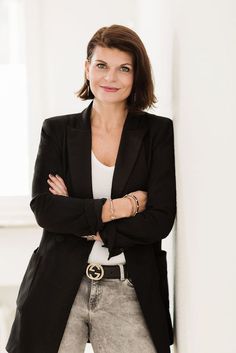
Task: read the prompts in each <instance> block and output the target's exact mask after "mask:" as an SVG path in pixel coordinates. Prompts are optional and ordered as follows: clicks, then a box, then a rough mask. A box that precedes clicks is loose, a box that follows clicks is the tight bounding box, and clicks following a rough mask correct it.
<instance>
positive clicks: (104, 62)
mask: <svg viewBox="0 0 236 353" xmlns="http://www.w3.org/2000/svg"><path fill="white" fill-rule="evenodd" d="M95 61H99V62H102V63H103V64H107V62H106V61H104V60H100V59H97V60H95ZM124 65H129V66H133V65H132V64H131V63H124V64H121V65H119V66H124Z"/></svg>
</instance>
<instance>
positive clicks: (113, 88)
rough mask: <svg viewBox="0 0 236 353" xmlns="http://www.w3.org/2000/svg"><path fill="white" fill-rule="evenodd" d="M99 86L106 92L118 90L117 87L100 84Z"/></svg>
mask: <svg viewBox="0 0 236 353" xmlns="http://www.w3.org/2000/svg"><path fill="white" fill-rule="evenodd" d="M101 87H102V88H103V89H104V91H106V92H117V91H119V88H115V87H107V86H101Z"/></svg>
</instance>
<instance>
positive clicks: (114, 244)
mask: <svg viewBox="0 0 236 353" xmlns="http://www.w3.org/2000/svg"><path fill="white" fill-rule="evenodd" d="M147 197H148V198H147V204H146V209H145V210H144V211H143V212H140V213H138V214H137V215H136V216H135V217H130V218H122V219H118V220H114V221H112V222H109V223H107V224H106V225H105V226H104V227H103V229H102V230H101V231H100V235H101V238H102V240H103V242H104V246H106V247H107V248H108V249H109V258H110V257H112V256H115V255H118V254H119V253H121V251H123V250H124V249H127V248H129V247H132V246H135V245H146V244H152V243H155V242H159V241H160V240H161V239H163V238H165V237H166V236H167V235H168V234H169V233H170V231H171V229H172V227H173V224H174V220H175V215H176V182H175V157H174V133H173V122H172V120H171V119H168V118H165V119H164V120H163V124H162V126H161V127H160V126H159V129H158V131H156V132H155V138H154V142H153V150H152V160H151V167H150V173H149V177H148V187H147Z"/></svg>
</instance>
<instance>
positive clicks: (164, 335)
mask: <svg viewBox="0 0 236 353" xmlns="http://www.w3.org/2000/svg"><path fill="white" fill-rule="evenodd" d="M91 106H92V103H91V104H90V105H89V106H88V108H86V109H85V110H84V111H83V112H82V113H77V114H71V115H65V116H59V117H53V118H49V119H46V120H45V121H44V123H43V127H42V132H41V141H40V146H39V150H38V155H37V159H36V163H35V170H34V178H33V188H32V196H33V197H32V201H31V204H30V206H31V208H32V210H33V212H34V214H35V217H36V220H37V222H38V224H39V225H40V226H41V227H42V228H44V230H43V235H42V239H41V242H40V245H39V247H38V248H37V249H36V250H35V251H34V253H33V254H32V257H31V259H30V262H29V265H28V267H27V270H26V273H25V276H24V278H23V281H22V283H21V286H20V290H19V293H18V297H17V309H16V317H15V320H14V323H13V326H12V330H11V334H10V337H9V340H8V344H7V351H8V352H10V353H57V351H58V348H59V345H60V341H61V338H62V335H63V332H64V329H65V326H66V322H67V319H68V316H69V313H70V309H71V306H72V304H73V301H74V298H75V295H76V293H77V291H78V288H79V286H80V282H81V279H82V277H83V275H84V273H85V268H86V264H87V259H88V256H89V253H90V251H91V249H92V246H93V241H87V240H86V239H85V238H82V236H84V235H88V234H95V233H96V231H100V234H101V237H102V239H103V241H104V244H105V246H106V247H108V249H109V258H110V257H111V256H114V255H116V254H119V253H121V252H122V251H123V252H124V255H125V258H126V263H127V267H128V272H129V274H130V277H131V279H132V281H133V283H134V287H135V290H136V293H137V297H138V300H139V302H140V305H141V308H142V311H143V315H144V317H145V319H146V323H147V326H148V329H149V331H150V334H151V337H152V339H153V342H154V344H155V347H156V349H157V352H158V353H169V352H170V348H169V345H170V344H172V343H173V334H172V324H171V319H170V314H169V297H168V295H169V294H168V281H167V265H166V252H165V251H163V250H161V240H162V239H163V238H165V237H166V236H167V235H168V234H169V233H170V231H171V229H172V226H173V223H174V219H175V214H176V186H175V165H174V136H173V124H172V121H171V120H170V119H168V118H165V117H160V116H155V115H152V114H149V113H146V112H140V113H129V114H128V116H127V118H126V120H125V124H124V127H123V131H122V135H121V140H120V146H119V150H118V155H117V159H116V164H115V169H114V175H113V182H112V191H111V197H112V198H118V197H122V196H124V195H125V194H126V193H129V192H132V191H136V190H145V191H147V193H148V200H147V205H146V209H145V211H143V212H141V213H138V214H137V215H136V216H135V217H131V218H123V219H118V220H114V221H111V222H107V223H103V222H102V220H101V211H102V206H103V204H104V202H105V201H106V199H105V198H102V199H93V194H92V180H91V142H92V141H91V124H90V112H91ZM49 173H51V174H59V175H60V176H61V177H62V178H63V179H64V181H65V184H66V185H67V188H68V192H69V195H70V197H64V196H57V195H53V194H51V193H50V192H49V189H48V184H47V178H48V174H49ZM134 339H135V338H134Z"/></svg>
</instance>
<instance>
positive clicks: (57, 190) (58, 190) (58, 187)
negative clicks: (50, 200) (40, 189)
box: [47, 174, 69, 196]
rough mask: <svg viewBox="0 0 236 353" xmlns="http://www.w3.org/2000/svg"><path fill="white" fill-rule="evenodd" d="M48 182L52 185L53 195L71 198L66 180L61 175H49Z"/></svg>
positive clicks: (50, 189)
mask: <svg viewBox="0 0 236 353" xmlns="http://www.w3.org/2000/svg"><path fill="white" fill-rule="evenodd" d="M47 182H48V184H49V185H50V188H49V191H50V192H51V193H52V194H53V195H61V196H69V195H68V191H67V187H66V185H65V183H64V180H63V179H62V178H61V177H60V176H59V175H57V174H56V175H55V176H54V175H52V174H49V179H48V180H47Z"/></svg>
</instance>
